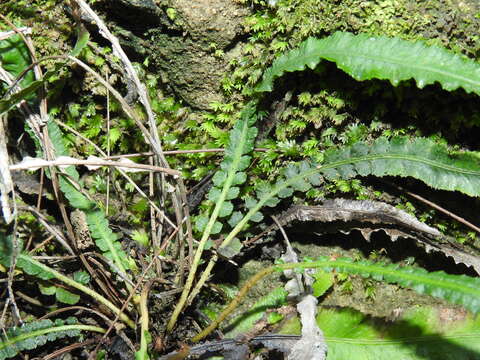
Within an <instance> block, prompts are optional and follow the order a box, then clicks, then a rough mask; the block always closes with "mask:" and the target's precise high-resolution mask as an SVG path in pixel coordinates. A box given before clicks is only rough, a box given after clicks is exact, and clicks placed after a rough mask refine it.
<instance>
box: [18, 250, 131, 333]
mask: <svg viewBox="0 0 480 360" xmlns="http://www.w3.org/2000/svg"><path fill="white" fill-rule="evenodd" d="M18 258H19V259H21V260H23V261H26V262H28V263H30V264H31V265H33V266H36V267H38V268H40V269H42V270H43V271H44V272H46V273H48V274H50V275H52V276H53V277H55V278H56V279H58V280H60V281H62V282H63V283H65V284H67V285H69V286H71V287H73V288H75V289H77V290H80V291H82V292H84V293H85V294H87V295H90V296H91V297H92V298H94V299H95V300H97V301H98V302H99V303H102V304H103V305H105V306H106V307H108V308H109V309H110V310H111V311H112V312H113V313H114V314H116V315H118V316H119V318H120V319H121V320H122V321H124V322H125V323H126V324H127V325H128V326H130V327H131V328H132V329H135V323H134V322H133V321H132V320H131V319H130V318H129V317H128V316H127V315H125V314H124V313H123V312H121V311H120V309H119V308H117V307H116V306H115V305H114V304H113V303H111V302H110V301H109V300H107V299H106V298H104V297H103V296H102V295H100V294H99V293H97V292H96V291H94V290H92V289H90V288H89V287H87V286H84V285H82V284H80V283H78V282H76V281H75V280H73V279H71V278H69V277H68V276H65V275H63V274H62V273H60V272H58V271H56V270H54V269H52V268H50V267H48V266H47V265H44V264H42V263H41V262H39V261H37V260H34V259H32V258H31V257H30V256H28V255H26V254H20V255H18Z"/></svg>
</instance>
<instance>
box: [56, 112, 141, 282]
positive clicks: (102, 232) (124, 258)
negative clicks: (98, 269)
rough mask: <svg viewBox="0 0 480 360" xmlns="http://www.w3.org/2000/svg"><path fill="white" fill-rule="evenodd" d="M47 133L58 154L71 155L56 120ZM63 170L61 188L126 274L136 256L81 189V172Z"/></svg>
mask: <svg viewBox="0 0 480 360" xmlns="http://www.w3.org/2000/svg"><path fill="white" fill-rule="evenodd" d="M48 133H49V136H50V139H51V141H52V144H53V146H54V148H55V152H56V155H57V156H62V155H68V150H67V148H66V147H65V144H64V140H63V134H62V132H61V130H60V128H59V127H58V125H57V124H56V123H55V122H53V121H49V123H48ZM63 172H64V173H65V174H66V175H59V184H60V189H61V190H62V192H63V193H64V195H65V197H66V198H67V199H68V201H69V203H70V205H71V206H72V207H74V208H76V209H79V210H82V211H84V212H85V215H86V218H87V225H88V228H89V230H90V232H91V235H92V238H93V240H94V241H95V244H96V245H97V246H98V247H99V249H100V250H101V251H102V252H104V255H105V256H106V257H108V258H109V259H111V260H113V262H114V264H115V266H116V267H117V269H118V270H119V271H121V272H122V273H124V274H125V269H132V266H131V265H130V264H131V263H132V261H133V260H131V259H130V257H129V256H128V255H127V254H126V253H125V252H124V251H123V250H122V246H121V244H120V242H119V241H118V238H117V236H116V235H115V234H114V233H113V232H112V230H111V229H110V226H109V223H108V220H107V218H106V216H105V213H104V212H103V211H102V210H99V209H98V207H97V205H96V204H95V202H93V201H91V200H90V199H89V198H88V197H87V196H86V195H85V194H84V193H83V192H82V191H81V189H79V188H77V186H78V183H79V180H80V176H79V174H78V172H77V170H76V169H75V168H74V167H73V166H68V167H66V168H65V169H64V170H63ZM74 183H75V184H77V186H75V185H74Z"/></svg>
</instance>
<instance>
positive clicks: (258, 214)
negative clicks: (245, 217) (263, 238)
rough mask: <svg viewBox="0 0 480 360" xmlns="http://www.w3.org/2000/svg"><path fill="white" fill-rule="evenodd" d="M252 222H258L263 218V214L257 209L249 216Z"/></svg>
mask: <svg viewBox="0 0 480 360" xmlns="http://www.w3.org/2000/svg"><path fill="white" fill-rule="evenodd" d="M250 220H252V221H253V222H260V221H262V220H263V214H262V213H261V212H260V211H257V212H256V213H255V214H253V215H252V217H251V218H250Z"/></svg>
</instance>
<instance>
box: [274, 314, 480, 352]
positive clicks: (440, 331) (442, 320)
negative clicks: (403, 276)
mask: <svg viewBox="0 0 480 360" xmlns="http://www.w3.org/2000/svg"><path fill="white" fill-rule="evenodd" d="M318 310H319V313H318V314H317V318H316V319H317V324H318V326H319V327H320V328H321V329H322V331H323V334H324V336H325V340H326V342H327V345H328V357H327V359H328V360H344V359H351V360H370V359H389V360H405V359H408V360H425V359H442V360H469V359H476V358H478V357H479V355H480V317H479V316H476V317H473V316H471V315H470V314H462V316H459V317H456V316H452V317H446V316H445V313H446V312H447V313H451V314H459V313H457V312H455V311H454V310H453V309H448V308H447V309H443V308H442V309H435V308H430V307H421V308H418V307H413V308H410V309H406V310H405V312H404V313H403V314H401V316H400V317H399V318H397V319H395V320H394V321H391V320H388V321H387V320H386V319H379V318H372V317H369V316H366V315H364V314H362V313H361V312H359V311H356V310H353V309H322V308H319V309H318ZM300 329H301V323H300V320H299V319H298V318H292V319H289V320H287V321H286V322H285V323H284V324H283V325H282V327H281V329H280V330H279V333H282V334H300Z"/></svg>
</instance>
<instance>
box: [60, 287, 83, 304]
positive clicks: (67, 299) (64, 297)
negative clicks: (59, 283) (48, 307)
mask: <svg viewBox="0 0 480 360" xmlns="http://www.w3.org/2000/svg"><path fill="white" fill-rule="evenodd" d="M55 298H56V299H57V300H58V301H60V302H63V303H65V304H69V305H73V304H76V303H77V302H78V301H79V300H80V295H77V294H73V293H71V292H70V291H68V290H65V289H64V288H60V287H59V288H57V291H56V292H55Z"/></svg>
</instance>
